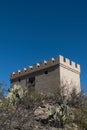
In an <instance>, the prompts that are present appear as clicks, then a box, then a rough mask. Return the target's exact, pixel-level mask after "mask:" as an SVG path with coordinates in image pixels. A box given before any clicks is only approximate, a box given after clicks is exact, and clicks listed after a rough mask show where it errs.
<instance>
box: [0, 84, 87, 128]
mask: <svg viewBox="0 0 87 130" xmlns="http://www.w3.org/2000/svg"><path fill="white" fill-rule="evenodd" d="M1 86H2V85H1ZM63 89H64V86H62V87H58V88H57V90H56V92H55V93H54V94H52V95H40V94H38V93H35V91H34V88H33V87H30V88H29V89H28V90H25V91H24V90H22V88H21V87H20V86H19V87H18V86H15V87H13V89H10V90H9V91H10V92H9V93H8V94H7V96H4V94H3V89H2V87H1V89H0V130H58V129H59V130H63V129H64V130H87V104H86V98H87V97H83V96H82V95H81V93H80V94H78V95H77V94H76V91H75V89H73V91H72V93H71V94H70V96H69V98H67V96H66V95H65V94H64V92H63ZM10 97H11V98H10Z"/></svg>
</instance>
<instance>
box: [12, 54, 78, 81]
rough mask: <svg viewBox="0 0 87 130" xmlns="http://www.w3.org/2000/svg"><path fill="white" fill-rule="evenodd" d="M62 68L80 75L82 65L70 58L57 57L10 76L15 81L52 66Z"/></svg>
mask: <svg viewBox="0 0 87 130" xmlns="http://www.w3.org/2000/svg"><path fill="white" fill-rule="evenodd" d="M56 65H59V66H62V67H64V68H66V69H69V70H71V71H74V72H75V73H80V65H79V64H76V63H75V62H73V61H71V60H69V59H68V58H65V57H63V56H61V55H59V56H56V57H54V58H50V59H48V60H44V61H42V62H39V63H37V64H34V65H32V66H28V67H26V68H23V69H20V70H17V71H16V72H12V73H11V74H10V79H11V80H12V79H14V78H17V77H20V76H24V75H28V74H31V73H34V72H36V71H40V70H42V69H47V68H49V67H52V66H56Z"/></svg>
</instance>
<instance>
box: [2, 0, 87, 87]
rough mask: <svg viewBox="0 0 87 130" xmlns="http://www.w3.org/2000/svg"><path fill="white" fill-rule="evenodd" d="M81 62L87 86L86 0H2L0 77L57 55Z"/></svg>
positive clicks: (86, 85)
mask: <svg viewBox="0 0 87 130" xmlns="http://www.w3.org/2000/svg"><path fill="white" fill-rule="evenodd" d="M58 54H61V55H64V56H65V57H68V58H70V59H71V60H74V61H75V62H77V63H79V64H81V83H82V87H83V88H86V87H87V56H86V55H87V1H86V0H85V1H84V0H83V1H82V0H79V1H78V0H27V1H26V0H2V1H0V81H5V82H6V83H7V85H8V87H9V85H10V83H9V74H10V72H12V71H15V70H18V69H20V68H23V67H25V66H28V65H32V64H33V63H37V62H39V61H41V60H44V59H47V58H50V57H53V56H55V55H58Z"/></svg>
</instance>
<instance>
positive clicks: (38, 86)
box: [10, 55, 80, 93]
mask: <svg viewBox="0 0 87 130" xmlns="http://www.w3.org/2000/svg"><path fill="white" fill-rule="evenodd" d="M10 82H11V86H13V85H14V84H20V85H21V86H22V87H26V88H28V87H30V86H32V87H34V88H35V90H36V91H38V92H43V93H44V92H45V93H48V92H53V91H54V90H55V88H57V87H58V86H59V84H62V83H63V84H67V88H68V90H69V91H71V90H72V89H73V87H75V88H76V90H77V91H78V92H79V91H80V65H79V64H76V63H75V62H73V61H71V60H69V59H67V58H65V57H63V56H61V55H59V56H56V57H54V58H50V59H48V60H44V61H42V62H39V63H37V64H34V65H32V66H28V67H26V68H23V69H20V70H18V71H16V72H12V73H11V75H10Z"/></svg>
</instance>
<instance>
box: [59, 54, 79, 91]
mask: <svg viewBox="0 0 87 130" xmlns="http://www.w3.org/2000/svg"><path fill="white" fill-rule="evenodd" d="M59 64H60V67H59V71H60V81H61V84H66V85H67V89H68V92H71V91H72V89H73V88H75V89H76V90H77V92H79V91H81V88H80V65H79V64H76V63H75V62H73V61H70V60H69V59H67V58H64V57H63V56H59Z"/></svg>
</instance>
